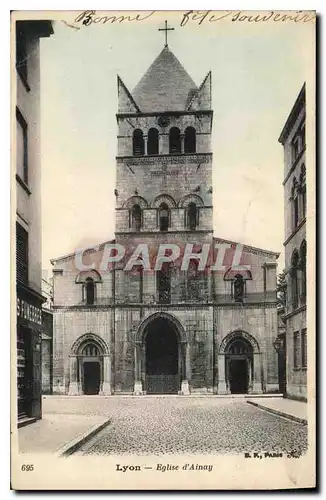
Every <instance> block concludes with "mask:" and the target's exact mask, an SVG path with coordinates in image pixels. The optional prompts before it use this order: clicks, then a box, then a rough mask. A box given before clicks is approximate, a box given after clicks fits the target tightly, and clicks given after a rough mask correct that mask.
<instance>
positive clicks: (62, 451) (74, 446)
mask: <svg viewBox="0 0 326 500" xmlns="http://www.w3.org/2000/svg"><path fill="white" fill-rule="evenodd" d="M110 423H111V420H105V422H102V423H100V424H95V425H93V427H91V428H90V429H88V430H87V431H85V432H84V433H83V434H81V435H79V436H77V437H76V438H74V439H72V440H71V441H69V443H67V444H65V445H64V446H62V447H61V448H59V449H58V450H57V451H56V452H55V456H57V457H69V456H70V455H72V454H73V453H75V451H77V450H79V448H81V446H83V444H85V443H86V441H88V440H89V439H91V438H92V437H93V436H95V434H98V433H99V432H101V430H103V429H104V428H105V427H106V426H107V425H109V424H110Z"/></svg>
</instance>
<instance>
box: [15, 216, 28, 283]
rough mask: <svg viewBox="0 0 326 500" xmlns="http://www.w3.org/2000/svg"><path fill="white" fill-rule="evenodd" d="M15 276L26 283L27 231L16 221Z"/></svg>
mask: <svg viewBox="0 0 326 500" xmlns="http://www.w3.org/2000/svg"><path fill="white" fill-rule="evenodd" d="M16 277H17V280H18V281H21V282H22V283H25V284H28V232H27V231H25V229H24V228H23V227H22V226H21V225H20V224H18V222H17V223H16Z"/></svg>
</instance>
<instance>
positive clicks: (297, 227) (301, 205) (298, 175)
mask: <svg viewBox="0 0 326 500" xmlns="http://www.w3.org/2000/svg"><path fill="white" fill-rule="evenodd" d="M305 117H306V89H305V85H303V87H302V89H301V91H300V93H299V95H298V97H297V99H296V101H295V103H294V106H293V108H292V110H291V112H290V115H289V117H288V119H287V121H286V123H285V125H284V128H283V130H282V132H281V135H280V137H279V142H280V143H281V144H282V145H283V147H284V181H283V186H284V210H285V212H284V216H285V241H284V251H285V273H286V282H287V294H286V296H287V300H286V306H285V314H284V316H283V321H284V322H285V325H286V327H285V331H286V341H285V352H286V395H287V396H288V397H291V398H296V399H302V400H306V398H307V306H306V254H307V244H306V207H307V197H306V155H305V151H306V133H305Z"/></svg>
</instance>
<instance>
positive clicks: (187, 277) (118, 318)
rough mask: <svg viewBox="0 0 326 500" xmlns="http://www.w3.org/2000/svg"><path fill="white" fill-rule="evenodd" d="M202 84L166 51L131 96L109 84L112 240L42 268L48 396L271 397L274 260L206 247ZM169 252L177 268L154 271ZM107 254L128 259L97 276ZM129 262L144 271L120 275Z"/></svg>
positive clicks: (206, 121)
mask: <svg viewBox="0 0 326 500" xmlns="http://www.w3.org/2000/svg"><path fill="white" fill-rule="evenodd" d="M211 78H212V76H211V73H210V72H209V73H208V74H207V75H206V76H205V78H204V79H203V81H202V83H201V85H200V86H199V87H197V86H196V85H195V83H194V82H193V80H192V78H191V77H190V76H189V74H188V73H187V72H186V70H185V69H184V68H183V66H182V65H181V63H180V62H179V61H178V59H177V58H176V57H175V55H174V54H173V52H172V51H170V49H169V47H168V46H167V45H166V46H165V47H164V48H163V50H162V51H161V52H160V54H159V55H158V57H157V58H156V59H155V61H154V62H153V63H152V65H151V66H150V67H149V69H148V71H147V72H146V73H145V75H144V76H143V77H142V78H141V80H140V81H139V83H138V84H137V85H136V87H135V89H134V90H133V91H132V92H131V91H129V90H128V88H127V87H126V85H125V84H124V83H123V81H122V79H121V78H119V77H118V101H119V105H118V106H119V107H118V113H117V123H118V134H117V136H118V137H117V157H116V173H117V175H116V189H115V196H116V232H115V240H114V241H111V242H106V243H103V244H101V245H99V246H97V247H96V248H94V249H89V250H87V251H86V252H85V253H84V254H83V255H82V259H81V261H80V259H79V257H80V256H78V255H77V254H70V255H66V256H63V257H59V258H55V259H53V261H52V264H53V276H54V278H53V279H54V304H53V316H54V320H53V321H54V365H53V391H54V393H57V394H70V395H78V394H102V395H109V394H113V393H114V394H135V395H142V394H145V393H147V394H158V393H175V394H180V395H187V394H194V393H200V394H212V395H213V394H230V393H255V394H259V393H268V392H277V391H278V389H279V384H278V364H277V353H276V350H275V349H274V346H273V342H274V341H275V338H276V337H277V329H278V323H277V308H276V306H277V302H276V266H277V263H276V260H277V258H278V254H277V253H275V252H273V251H269V250H263V249H259V248H255V247H251V246H246V245H245V246H239V245H238V244H237V243H236V242H232V241H226V240H224V239H221V238H215V237H214V235H213V199H212V189H213V188H212V165H213V153H212V150H211V133H212V120H213V110H212V107H211V103H212V95H211V92H212V83H211ZM215 168H218V165H216V166H215ZM171 244H173V245H175V246H176V247H178V248H179V249H180V259H179V260H178V258H177V259H175V260H174V261H173V262H165V263H164V264H163V265H162V266H159V267H158V268H156V264H154V262H153V260H155V256H156V257H157V252H158V251H159V250H158V249H159V247H160V245H161V246H162V245H168V246H169V245H171ZM110 245H111V246H112V245H113V246H115V247H116V248H122V249H124V250H125V256H124V258H123V259H121V260H120V261H119V262H118V261H117V262H115V264H114V265H113V266H111V267H108V268H103V266H102V265H101V263H103V259H104V260H105V259H106V258H107V256H108V252H109V249H110ZM217 246H218V250H217V251H216V247H217ZM137 248H138V249H140V248H142V249H143V251H144V252H145V254H146V248H147V249H149V250H148V258H146V255H145V254H142V258H143V259H145V260H146V259H147V260H148V264H149V266H144V265H141V264H140V263H139V262H140V261H139V259H138V260H137V259H136V261H137V262H135V265H133V266H131V265H128V262H130V258H132V256H133V255H135V252H136V253H137ZM207 248H209V256H208V259H207V262H208V261H209V265H208V264H205V265H203V266H201V265H200V263H201V262H202V261H205V255H204V254H205V252H206V249H207ZM239 249H240V252H239V253H238V254H237V252H238V250H239ZM187 252H188V253H187ZM218 252H221V253H220V254H218ZM185 254H187V255H188V263H189V265H186V266H183V265H182V262H183V261H182V259H183V258H184V256H185ZM221 254H222V255H221ZM218 255H220V257H221V264H222V267H221V266H217V265H216V261H217V259H218ZM236 255H237V256H238V257H239V259H238V257H237V256H236ZM222 257H223V258H222ZM77 261H78V262H77ZM181 261H182V262H181ZM235 262H237V266H238V267H237V266H233V265H232V264H234V263H235ZM143 263H144V260H143ZM156 263H157V260H156ZM80 264H82V267H81V265H80ZM239 266H240V267H239ZM246 266H247V267H246Z"/></svg>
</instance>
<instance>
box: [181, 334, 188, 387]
mask: <svg viewBox="0 0 326 500" xmlns="http://www.w3.org/2000/svg"><path fill="white" fill-rule="evenodd" d="M180 347H181V359H182V364H181V366H182V372H181V388H180V394H181V395H183V396H188V395H189V394H190V391H189V379H190V353H189V344H188V342H181V343H180Z"/></svg>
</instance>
